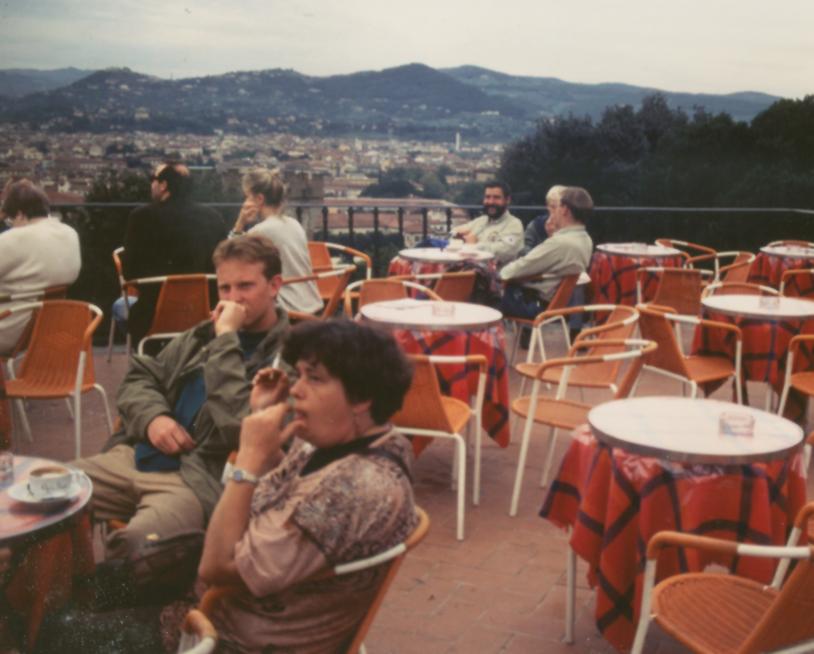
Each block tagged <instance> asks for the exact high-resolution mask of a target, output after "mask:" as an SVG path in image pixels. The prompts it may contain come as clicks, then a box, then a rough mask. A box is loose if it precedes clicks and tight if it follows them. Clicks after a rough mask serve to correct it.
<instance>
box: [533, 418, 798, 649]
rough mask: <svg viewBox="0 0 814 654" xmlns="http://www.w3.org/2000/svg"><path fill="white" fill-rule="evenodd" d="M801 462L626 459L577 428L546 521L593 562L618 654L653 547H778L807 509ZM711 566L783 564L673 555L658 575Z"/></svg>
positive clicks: (769, 570) (756, 572) (746, 571)
mask: <svg viewBox="0 0 814 654" xmlns="http://www.w3.org/2000/svg"><path fill="white" fill-rule="evenodd" d="M804 475H805V472H804V471H803V469H802V457H801V456H800V455H799V454H795V455H794V456H792V457H791V458H790V459H788V460H786V461H775V462H772V463H769V464H762V463H755V464H752V465H739V466H718V465H689V464H677V463H670V462H667V461H663V460H660V459H656V458H652V457H643V456H637V455H633V454H628V453H626V452H624V451H623V450H621V449H615V448H611V447H608V446H607V445H604V444H602V443H599V442H597V441H596V439H594V437H593V436H592V435H591V433H590V430H589V428H588V427H587V426H584V427H581V428H579V429H577V430H575V432H574V434H573V438H572V441H571V445H570V446H569V448H568V451H567V453H566V455H565V458H564V459H563V462H562V465H561V467H560V471H559V474H558V475H557V478H556V480H555V481H554V483H553V484H552V485H551V488H550V490H549V492H548V495H547V496H546V499H545V502H544V504H543V507H542V509H541V511H540V516H541V517H543V518H546V519H547V520H550V521H551V522H553V523H554V524H556V525H557V526H559V527H569V526H570V527H572V528H573V532H572V534H571V540H570V545H571V547H572V548H573V550H574V552H575V553H576V554H577V555H578V556H580V557H581V558H583V559H584V560H585V561H587V562H588V564H589V566H590V570H589V574H588V581H589V582H590V584H591V585H592V586H594V587H596V593H597V599H596V614H595V615H596V622H597V626H598V627H599V630H600V631H601V632H602V635H603V636H604V637H605V638H606V639H607V640H608V641H609V642H610V643H611V644H612V645H613V646H614V647H616V648H617V649H618V650H619V651H625V650H628V649H629V648H630V646H631V644H632V643H633V636H634V633H635V629H636V623H637V621H638V617H639V616H638V613H639V606H640V604H641V587H642V576H643V575H642V573H643V571H644V564H645V551H646V547H647V543H648V541H649V540H650V538H651V536H653V535H654V534H655V533H656V532H658V531H661V530H665V529H672V530H676V531H682V532H686V533H692V534H699V535H704V536H715V537H719V538H726V539H730V540H738V541H741V542H750V543H760V544H775V545H780V544H782V543H784V542H785V540H786V532H787V530H788V529H789V528H790V527H791V525H792V523H793V521H794V517H795V515H796V513H797V512H798V511H799V509H800V508H801V507H802V506H803V504H804V503H805V494H806V486H805V476H804ZM709 563H718V564H720V565H725V566H727V567H728V568H729V569H730V570H731V571H732V572H734V573H736V574H739V575H743V576H746V577H749V578H751V579H755V580H758V581H762V582H768V581H769V580H770V579H771V576H772V574H773V572H774V564H775V562H774V561H772V560H769V559H758V558H752V557H750V558H745V557H744V558H733V557H728V556H722V555H718V554H713V553H709V552H700V551H698V550H687V551H683V550H675V549H670V550H667V551H665V552H664V553H663V554H662V556H661V558H660V559H659V566H658V574H659V579H663V578H665V577H667V576H669V575H673V574H676V573H678V572H686V571H699V570H702V569H703V568H704V567H705V566H706V565H708V564H709Z"/></svg>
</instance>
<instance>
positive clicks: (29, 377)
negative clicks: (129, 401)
mask: <svg viewBox="0 0 814 654" xmlns="http://www.w3.org/2000/svg"><path fill="white" fill-rule="evenodd" d="M32 309H38V310H39V311H38V313H37V317H36V320H35V322H34V329H33V332H32V334H31V342H30V343H29V346H28V349H27V350H26V353H25V356H24V357H23V362H22V365H21V366H20V373H19V375H18V376H17V378H16V379H9V380H8V381H6V395H7V396H8V397H10V398H20V399H53V398H60V397H70V398H72V399H73V418H74V432H75V438H76V457H77V458H79V457H80V456H82V452H81V449H82V448H81V446H82V413H81V401H80V396H81V394H82V393H86V392H87V391H89V390H91V389H94V388H95V389H96V390H97V391H99V393H100V394H101V395H102V400H103V404H104V407H105V414H106V416H107V425H108V428H109V429H110V430H111V431H112V429H113V423H112V420H111V417H110V409H109V407H108V404H107V395H106V393H105V390H104V388H102V386H101V385H99V384H97V383H96V380H95V375H94V371H93V351H92V349H91V347H92V345H93V343H92V338H93V332H94V331H95V330H96V328H97V327H98V326H99V323H100V322H101V320H102V310H101V309H99V307H96V306H94V305H92V304H87V303H86V302H75V301H72V300H51V301H49V302H32V303H26V304H22V305H18V306H17V307H15V308H14V309H12V310H11V311H9V313H10V312H13V311H31V310H32ZM4 315H6V314H5V312H0V320H2V317H3V316H4ZM21 419H22V423H23V429H24V430H25V432H26V434H27V435H28V436H29V438H30V434H31V427H30V425H29V424H28V419H27V417H26V415H25V411H24V410H23V412H22V413H21Z"/></svg>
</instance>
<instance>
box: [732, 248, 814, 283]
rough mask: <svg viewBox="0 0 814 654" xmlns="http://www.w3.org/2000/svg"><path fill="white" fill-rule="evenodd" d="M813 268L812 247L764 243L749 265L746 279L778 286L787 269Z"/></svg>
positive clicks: (813, 255)
mask: <svg viewBox="0 0 814 654" xmlns="http://www.w3.org/2000/svg"><path fill="white" fill-rule="evenodd" d="M806 268H814V248H809V247H801V246H799V245H766V246H764V247H762V248H760V252H758V253H757V256H756V257H755V260H754V261H753V262H752V265H751V266H750V267H749V276H748V278H747V279H748V280H749V281H750V282H752V283H753V284H763V285H764V286H771V287H772V288H780V280H781V279H782V278H783V273H784V272H786V271H787V270H799V269H806Z"/></svg>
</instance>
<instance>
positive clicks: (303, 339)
mask: <svg viewBox="0 0 814 654" xmlns="http://www.w3.org/2000/svg"><path fill="white" fill-rule="evenodd" d="M283 359H284V360H285V361H286V362H287V363H289V364H290V365H292V366H293V365H295V364H296V363H297V361H301V360H304V361H308V362H309V363H321V364H322V365H323V366H325V368H326V369H327V370H328V372H329V373H331V375H333V376H334V377H336V378H337V379H339V381H340V382H341V384H342V388H344V389H345V395H347V396H348V399H349V400H350V401H351V402H354V403H355V402H365V401H368V400H370V416H371V418H373V420H374V422H375V423H376V424H382V423H383V422H386V421H387V420H389V419H390V417H391V416H392V415H393V414H394V413H395V412H396V411H398V410H399V409H400V408H401V405H402V402H403V401H404V396H405V395H406V394H407V390H408V389H409V388H410V383H411V382H412V380H413V366H412V364H411V363H410V361H409V359H407V357H406V356H405V354H404V352H402V350H401V348H400V347H399V346H398V343H396V340H395V339H394V338H393V336H392V335H391V334H390V333H389V332H386V331H383V330H381V329H377V328H375V327H371V326H369V325H364V324H360V323H357V322H353V321H352V320H348V319H346V318H338V319H335V320H327V321H316V320H313V321H308V322H302V323H300V324H299V325H297V326H296V327H294V328H293V329H292V330H291V332H290V333H289V335H288V339H287V340H286V342H285V345H284V346H283Z"/></svg>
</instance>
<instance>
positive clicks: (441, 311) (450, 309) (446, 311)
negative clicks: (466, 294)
mask: <svg viewBox="0 0 814 654" xmlns="http://www.w3.org/2000/svg"><path fill="white" fill-rule="evenodd" d="M432 315H434V316H438V317H443V318H449V317H450V316H454V315H455V304H454V303H453V302H437V301H436V302H433V303H432Z"/></svg>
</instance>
